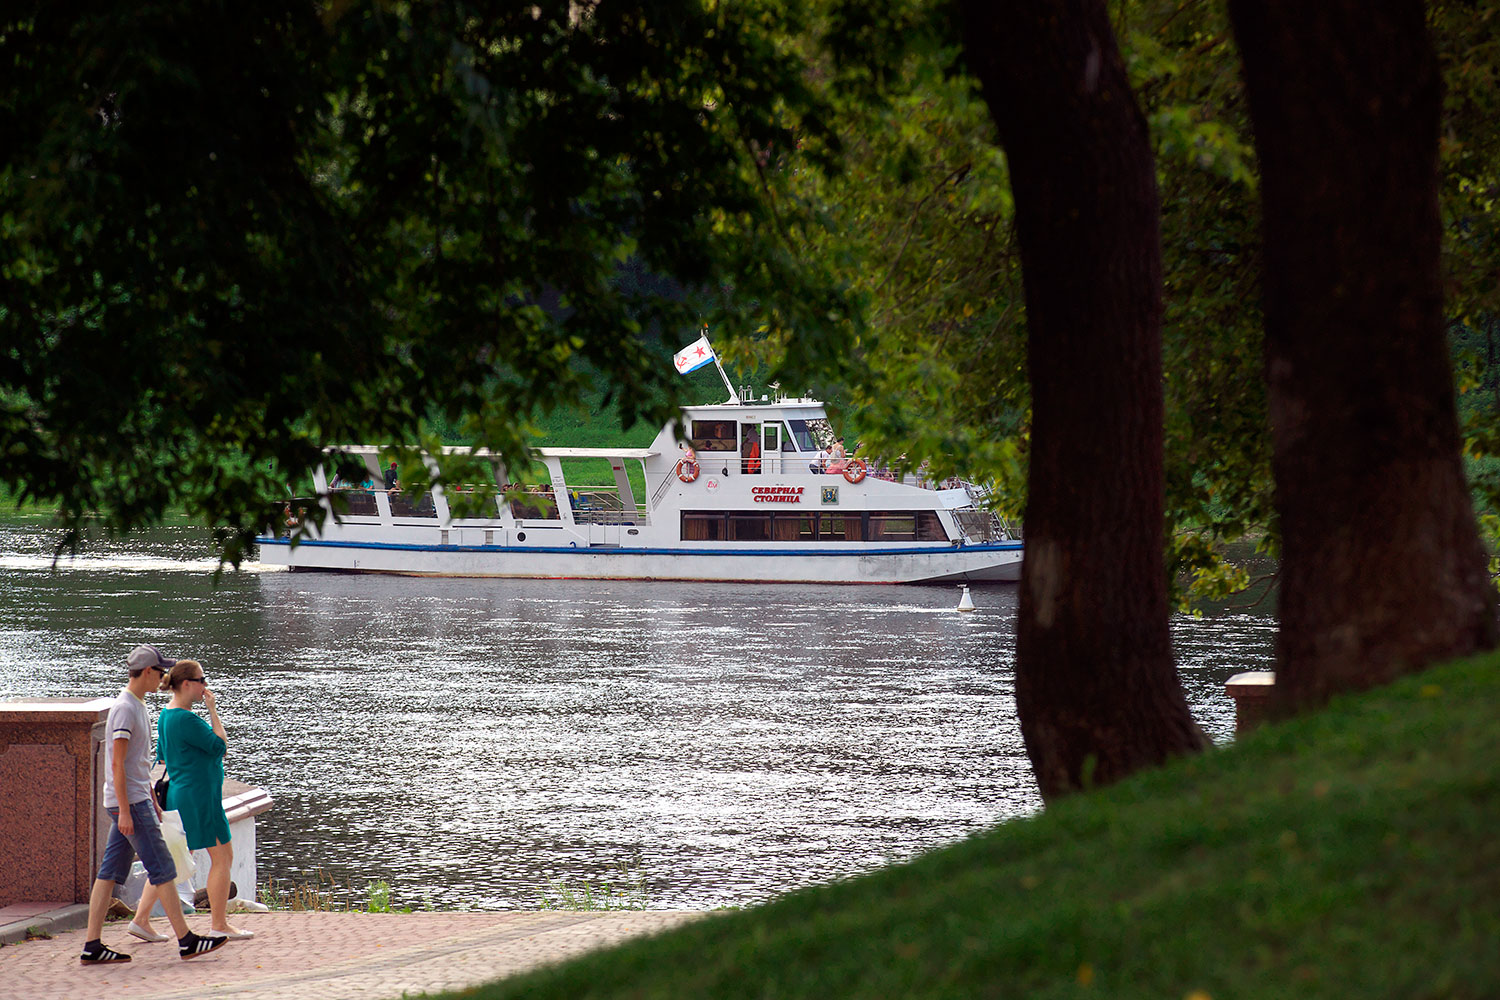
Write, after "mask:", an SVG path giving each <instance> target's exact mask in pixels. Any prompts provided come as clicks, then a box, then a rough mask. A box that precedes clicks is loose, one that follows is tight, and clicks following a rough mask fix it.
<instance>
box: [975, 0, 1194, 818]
mask: <svg viewBox="0 0 1500 1000" xmlns="http://www.w3.org/2000/svg"><path fill="white" fill-rule="evenodd" d="M964 22H965V23H964V44H965V51H966V54H967V58H968V61H969V64H970V66H971V67H972V68H973V69H974V70H975V71H976V72H977V74H978V76H979V78H980V80H981V82H982V83H983V85H984V95H985V99H986V101H987V102H988V104H989V107H990V113H991V114H992V115H993V117H994V119H995V122H996V124H997V126H998V127H999V131H1000V139H1001V142H1002V144H1003V145H1004V147H1005V151H1006V155H1007V158H1008V161H1009V166H1010V175H1011V188H1012V191H1013V192H1014V195H1015V202H1016V226H1017V235H1018V238H1019V242H1020V248H1021V260H1022V266H1023V273H1024V277H1025V291H1026V313H1027V327H1028V351H1029V367H1030V374H1031V391H1032V428H1031V449H1030V469H1029V473H1028V475H1029V480H1028V481H1029V487H1028V489H1029V495H1028V500H1027V507H1026V521H1025V528H1026V560H1025V563H1024V566H1023V569H1022V572H1021V595H1020V596H1021V599H1020V615H1019V621H1018V624H1017V665H1016V704H1017V708H1018V711H1019V714H1020V718H1021V732H1022V735H1023V736H1024V737H1025V740H1026V751H1027V754H1028V755H1029V756H1030V758H1031V763H1032V766H1033V767H1034V768H1035V770H1036V776H1037V783H1038V784H1039V785H1040V787H1041V792H1042V796H1043V797H1044V798H1045V799H1048V800H1051V799H1054V798H1056V797H1057V796H1059V795H1063V794H1066V793H1068V792H1071V791H1075V790H1078V789H1082V788H1085V787H1088V786H1089V785H1090V784H1103V783H1107V782H1111V781H1114V780H1116V779H1118V778H1121V777H1123V776H1125V775H1127V774H1129V773H1130V772H1132V771H1134V770H1136V769H1138V768H1141V767H1146V766H1151V765H1154V764H1158V763H1160V762H1162V761H1163V760H1165V759H1166V758H1168V757H1169V756H1172V755H1174V754H1179V753H1185V752H1189V751H1193V750H1198V749H1200V748H1202V747H1203V746H1204V745H1205V743H1206V741H1205V739H1204V737H1203V735H1202V733H1201V731H1200V730H1199V729H1198V727H1197V726H1196V725H1195V724H1194V722H1193V719H1192V716H1191V714H1190V713H1189V712H1188V708H1187V702H1186V699H1185V697H1184V695H1183V692H1182V687H1181V684H1180V683H1179V682H1178V679H1177V672H1176V669H1175V667H1174V666H1173V661H1172V644H1171V636H1170V633H1169V631H1168V626H1167V615H1168V603H1167V586H1166V585H1167V581H1166V573H1165V570H1164V568H1163V535H1162V532H1163V500H1162V496H1163V480H1162V405H1163V404H1162V367H1161V365H1162V363H1161V243H1160V224H1159V203H1158V198H1157V192H1156V179H1155V170H1154V163H1153V159H1152V155H1151V148H1150V145H1149V143H1148V140H1147V133H1146V124H1145V121H1144V119H1143V118H1142V116H1141V114H1140V111H1139V109H1138V108H1137V106H1136V104H1135V100H1134V97H1133V95H1132V94H1131V92H1130V88H1129V84H1128V82H1127V81H1126V78H1125V70H1124V66H1123V64H1122V62H1121V59H1120V54H1119V50H1118V48H1117V46H1116V45H1115V40H1114V36H1113V34H1112V32H1111V30H1110V27H1109V21H1108V18H1107V17H1106V15H1105V9H1104V5H1103V3H1102V2H1097V0H1094V2H1089V0H1070V2H1067V3H1062V4H1058V3H1049V2H1045V0H1031V2H1015V3H1008V4H996V5H993V6H992V5H990V4H988V3H984V2H982V0H965V3H964Z"/></svg>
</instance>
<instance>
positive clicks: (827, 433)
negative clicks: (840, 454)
mask: <svg viewBox="0 0 1500 1000" xmlns="http://www.w3.org/2000/svg"><path fill="white" fill-rule="evenodd" d="M787 428H788V430H789V431H790V432H791V434H790V437H791V438H792V440H794V441H796V442H797V450H798V451H817V450H818V449H819V448H821V447H823V446H824V445H825V444H832V443H833V426H832V425H831V424H829V422H828V421H827V420H826V419H824V418H822V417H819V418H818V419H817V420H788V421H787Z"/></svg>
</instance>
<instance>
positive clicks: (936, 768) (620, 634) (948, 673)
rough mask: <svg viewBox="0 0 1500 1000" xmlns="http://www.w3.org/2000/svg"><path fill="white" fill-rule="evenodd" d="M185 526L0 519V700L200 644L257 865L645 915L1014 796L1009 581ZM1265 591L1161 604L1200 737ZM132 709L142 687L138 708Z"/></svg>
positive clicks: (1225, 713)
mask: <svg viewBox="0 0 1500 1000" xmlns="http://www.w3.org/2000/svg"><path fill="white" fill-rule="evenodd" d="M196 539H197V535H196V534H195V533H193V532H192V531H190V530H188V529H169V528H164V529H161V530H159V531H157V532H155V533H153V534H152V535H151V536H150V537H149V538H146V539H143V540H136V541H133V542H131V543H130V545H129V546H128V547H127V546H106V547H103V548H101V549H99V550H97V551H95V552H94V554H91V555H89V556H86V557H81V558H79V559H74V560H64V561H61V562H59V563H58V565H57V568H56V569H54V568H53V565H52V560H51V553H50V548H49V540H48V537H47V535H46V534H45V533H44V532H43V531H42V530H40V528H39V527H37V526H35V525H30V524H27V523H24V522H21V523H12V524H8V525H0V700H4V699H8V698H21V697H42V696H101V695H112V694H114V693H115V691H117V690H118V688H119V686H120V685H121V684H122V683H123V678H124V668H123V657H124V655H125V653H126V652H128V650H129V648H130V647H131V646H132V645H134V644H135V643H137V642H153V643H156V644H158V645H160V646H161V647H162V648H163V649H164V650H166V651H167V653H168V655H174V656H189V655H191V656H195V657H196V658H198V659H200V660H202V661H203V663H204V666H205V669H206V672H207V674H208V676H209V678H210V681H211V683H212V686H213V687H214V689H215V691H216V693H217V694H218V696H219V706H220V714H221V715H222V717H223V719H224V723H225V726H226V727H227V728H228V731H229V736H230V753H231V756H230V758H229V760H228V761H227V765H226V766H227V769H228V771H229V773H230V774H231V776H233V777H236V778H239V779H240V780H242V781H246V782H249V783H251V784H253V785H257V786H260V787H263V788H265V789H267V790H268V791H269V792H270V793H271V795H272V796H273V797H274V798H275V800H276V804H275V806H274V808H273V809H272V810H271V811H270V812H267V813H264V814H262V815H261V817H260V819H259V828H258V836H259V848H258V858H259V864H260V877H261V878H262V880H264V879H266V878H267V877H277V878H297V877H301V876H304V875H306V873H308V872H310V871H312V870H313V869H315V868H322V869H325V870H327V872H329V873H330V874H331V875H332V876H333V877H334V878H335V879H337V880H338V881H340V882H341V883H352V884H355V885H362V884H363V883H364V882H365V881H367V880H373V879H385V880H387V881H389V882H390V883H391V884H392V885H393V886H394V888H395V892H396V896H397V900H398V902H399V901H401V900H403V899H404V900H406V901H407V902H416V903H424V904H426V905H433V906H445V907H447V906H478V907H482V908H492V907H509V906H531V905H536V904H537V902H538V901H539V899H540V897H541V894H542V892H543V891H544V890H545V889H546V887H547V886H548V884H549V883H551V882H553V881H555V880H563V881H565V882H567V883H569V884H571V885H581V884H582V883H584V882H591V883H593V884H595V885H598V884H600V883H602V882H604V881H614V882H616V883H618V882H619V881H620V874H621V872H622V871H623V872H626V873H627V874H628V876H629V877H630V878H631V879H638V880H639V881H640V882H641V883H642V884H643V886H644V890H645V895H646V898H647V900H648V902H649V905H651V906H652V907H711V906H718V905H726V904H745V903H752V902H756V901H759V900H762V899H765V898H767V897H769V896H772V895H775V894H777V893H781V892H785V891H788V890H790V889H794V888H798V887H801V886H804V885H808V884H811V883H814V882H822V881H827V880H830V879H836V878H840V877H843V876H846V875H850V874H856V873H860V872H866V871H869V870H871V869H873V868H877V867H879V866H881V865H883V864H886V863H889V862H890V861H892V860H897V859H902V858H906V857H909V856H911V855H913V854H916V853H919V852H922V851H925V850H929V849H931V848H934V847H937V846H940V845H943V844H946V843H950V842H952V841H954V840H957V839H960V838H962V837H964V836H967V835H969V834H971V833H974V832H977V831H979V830H982V829H984V828H986V827H988V826H990V825H992V824H994V823H995V822H997V821H999V820H1002V819H1005V818H1008V817H1014V816H1020V815H1024V814H1026V813H1028V812H1031V811H1033V810H1035V809H1037V808H1038V806H1039V805H1040V800H1039V798H1038V796H1037V794H1036V789H1035V784H1034V782H1033V780H1032V778H1031V773H1030V769H1029V766H1028V764H1027V761H1026V757H1025V751H1024V749H1023V747H1022V745H1021V737H1020V730H1019V727H1018V725H1017V723H1016V718H1015V706H1014V701H1013V690H1012V664H1013V658H1014V641H1013V626H1012V619H1013V617H1014V613H1015V596H1016V591H1015V589H1014V587H1007V586H999V587H994V588H985V589H977V590H976V591H975V594H974V599H975V603H976V605H977V606H978V610H977V611H976V612H975V613H974V614H959V613H957V612H956V611H954V606H955V605H956V603H957V592H956V591H955V590H954V589H952V588H948V587H816V586H774V585H732V584H644V583H618V582H608V583H594V582H565V581H499V580H497V581H478V580H424V579H408V578H390V577H367V576H360V577H355V576H330V575H314V574H289V573H284V572H264V573H262V572H255V571H254V569H253V568H251V569H250V570H248V571H241V572H237V573H226V574H225V575H224V576H223V577H221V578H220V579H219V581H218V582H217V584H215V583H214V581H213V580H212V578H211V577H212V571H213V568H214V566H215V563H214V561H213V559H212V558H210V557H209V556H208V555H207V554H206V550H205V549H204V547H203V546H202V545H201V544H199V543H198V542H197V540H196ZM1273 631H1274V621H1273V620H1272V619H1271V618H1270V617H1269V615H1268V612H1266V611H1265V610H1257V611H1254V612H1249V613H1242V614H1231V613H1220V614H1216V615H1213V616H1210V617H1207V618H1203V619H1191V618H1186V617H1184V618H1181V619H1179V620H1178V621H1177V623H1176V626H1175V636H1176V642H1177V653H1178V664H1179V670H1180V672H1181V674H1182V677H1183V682H1184V684H1185V686H1186V687H1187V690H1188V695H1189V698H1190V701H1191V702H1192V705H1193V710H1194V713H1195V714H1196V716H1197V717H1198V719H1199V721H1200V723H1201V724H1202V725H1203V726H1204V728H1205V729H1206V730H1207V731H1208V732H1209V733H1210V735H1212V736H1213V737H1214V739H1215V740H1216V741H1218V742H1223V741H1224V740H1226V739H1227V738H1228V737H1229V735H1230V734H1231V732H1232V730H1233V707H1232V705H1231V704H1230V703H1229V700H1228V699H1227V698H1226V697H1225V695H1224V693H1223V682H1224V680H1225V679H1226V678H1227V677H1228V676H1229V675H1230V674H1232V673H1235V672H1237V671H1239V670H1244V669H1255V668H1258V667H1262V666H1265V665H1266V664H1267V663H1268V661H1269V658H1270V653H1271V643H1272V637H1273ZM159 706H160V700H158V701H157V702H156V704H155V705H154V706H153V707H154V708H156V707H159Z"/></svg>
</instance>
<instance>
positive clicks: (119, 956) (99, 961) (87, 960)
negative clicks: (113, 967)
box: [78, 941, 130, 965]
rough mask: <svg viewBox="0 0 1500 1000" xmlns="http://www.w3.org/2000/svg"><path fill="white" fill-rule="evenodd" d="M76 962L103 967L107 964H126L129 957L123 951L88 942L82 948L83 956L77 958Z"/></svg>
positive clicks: (101, 943) (96, 942) (100, 942)
mask: <svg viewBox="0 0 1500 1000" xmlns="http://www.w3.org/2000/svg"><path fill="white" fill-rule="evenodd" d="M78 961H80V962H82V963H83V964H84V965H104V964H106V963H109V962H128V961H130V956H129V955H127V954H125V953H124V952H123V951H115V950H114V949H113V948H106V947H104V943H103V942H102V941H90V942H89V943H88V944H86V945H84V946H83V954H82V955H79V956H78Z"/></svg>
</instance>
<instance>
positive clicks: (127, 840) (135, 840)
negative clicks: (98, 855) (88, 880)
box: [99, 799, 177, 885]
mask: <svg viewBox="0 0 1500 1000" xmlns="http://www.w3.org/2000/svg"><path fill="white" fill-rule="evenodd" d="M106 811H107V812H108V813H109V818H110V819H112V820H114V821H115V822H114V823H112V824H110V827H109V843H107V844H105V845H104V860H103V861H101V862H99V877H100V878H101V879H104V880H105V881H106V882H123V881H125V880H126V879H127V878H129V877H130V862H132V861H134V860H135V856H136V855H137V854H139V855H140V856H141V864H143V865H145V866H146V878H147V880H148V881H150V883H151V884H152V885H162V884H164V883H166V882H171V881H173V880H174V879H176V878H177V866H176V865H175V864H173V862H172V854H171V852H170V851H168V850H167V842H166V841H165V840H163V839H162V835H161V823H160V822H159V821H158V820H157V818H156V806H155V805H154V804H153V803H152V801H151V800H150V799H142V800H141V801H139V802H132V803H130V818H131V819H133V820H135V832H134V833H132V834H130V836H128V837H127V836H126V835H125V834H123V833H121V832H120V810H119V809H118V808H116V807H115V806H107V807H106Z"/></svg>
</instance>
